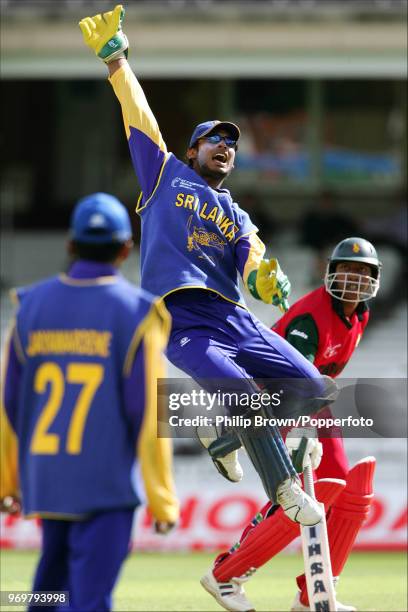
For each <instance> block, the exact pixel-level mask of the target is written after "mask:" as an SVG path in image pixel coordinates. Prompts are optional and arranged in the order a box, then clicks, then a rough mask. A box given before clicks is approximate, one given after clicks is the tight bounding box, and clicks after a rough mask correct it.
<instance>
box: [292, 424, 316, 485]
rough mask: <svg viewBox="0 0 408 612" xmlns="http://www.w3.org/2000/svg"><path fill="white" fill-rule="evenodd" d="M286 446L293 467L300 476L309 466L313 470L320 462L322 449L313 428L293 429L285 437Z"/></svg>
mask: <svg viewBox="0 0 408 612" xmlns="http://www.w3.org/2000/svg"><path fill="white" fill-rule="evenodd" d="M286 446H287V449H288V451H289V455H290V456H291V459H292V463H293V467H294V468H295V470H296V471H297V472H298V473H299V474H300V473H301V472H303V470H304V469H305V467H307V466H308V465H311V466H312V468H313V469H314V470H315V469H316V468H318V467H319V465H320V461H321V460H322V455H323V447H322V444H321V442H319V440H318V438H317V435H316V430H315V429H314V428H313V427H304V428H301V427H298V428H296V427H294V428H293V429H291V430H290V432H289V433H288V435H287V436H286Z"/></svg>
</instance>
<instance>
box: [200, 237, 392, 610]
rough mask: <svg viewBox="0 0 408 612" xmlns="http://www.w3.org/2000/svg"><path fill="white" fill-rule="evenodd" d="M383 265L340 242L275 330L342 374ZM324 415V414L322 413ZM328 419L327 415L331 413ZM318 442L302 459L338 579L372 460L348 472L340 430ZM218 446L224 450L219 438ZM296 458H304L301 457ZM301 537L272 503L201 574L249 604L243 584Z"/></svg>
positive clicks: (301, 598) (370, 252) (222, 595)
mask: <svg viewBox="0 0 408 612" xmlns="http://www.w3.org/2000/svg"><path fill="white" fill-rule="evenodd" d="M380 269H381V263H380V261H379V260H378V257H377V253H376V250H375V248H374V247H373V245H372V244H370V243H369V242H368V241H367V240H364V239H363V238H358V237H357V238H347V239H345V240H343V241H342V242H340V243H339V244H338V245H337V246H336V247H335V249H334V251H333V253H332V255H331V257H330V259H329V262H328V266H327V272H326V276H325V283H324V286H322V287H320V288H319V289H316V290H315V291H312V292H311V293H309V294H308V295H306V296H305V297H303V298H301V299H300V300H298V302H296V303H295V304H293V306H291V308H290V309H289V310H288V312H287V313H286V314H285V315H284V316H283V317H281V319H280V320H279V321H278V322H277V323H276V324H275V326H274V329H275V331H276V332H277V333H278V334H280V335H281V336H283V337H284V338H286V339H287V340H288V341H289V342H290V343H291V344H293V346H294V347H296V349H297V350H298V351H300V352H301V353H302V354H303V355H304V356H305V357H306V358H307V359H309V360H310V361H313V362H314V363H315V365H316V366H317V367H318V369H319V370H320V372H325V373H327V374H330V375H331V376H333V377H334V376H337V375H338V374H340V372H341V371H342V370H343V369H344V367H345V366H346V364H347V363H348V361H349V360H350V358H351V356H352V354H353V352H354V350H355V349H356V347H357V346H358V344H359V342H360V339H361V337H362V334H363V333H364V330H365V327H366V325H367V323H368V318H369V309H368V305H367V300H369V299H371V298H373V297H375V295H376V294H377V291H378V288H379V283H380ZM319 416H325V415H324V414H323V413H322V412H321V413H320V415H319ZM326 416H330V411H329V410H328V411H327V412H326ZM303 433H304V432H303V431H302V430H292V432H290V435H289V436H288V437H287V438H286V444H287V446H288V448H289V451H290V453H291V454H292V455H293V453H296V452H298V449H299V444H300V441H301V437H302V434H303ZM325 435H326V436H330V435H332V436H333V437H325ZM319 440H320V443H318V442H317V440H316V439H314V438H313V437H311V438H310V439H309V444H308V447H307V448H304V449H303V451H304V452H303V458H304V459H305V460H306V459H307V456H308V454H311V458H312V467H313V468H314V469H316V476H317V478H318V480H317V482H316V483H315V487H316V496H317V498H318V499H319V501H321V502H323V503H324V505H325V507H326V511H327V529H328V537H329V543H330V554H331V562H332V571H333V575H334V582H335V583H337V581H338V577H339V576H340V573H341V571H342V569H343V567H344V565H345V563H346V561H347V558H348V556H349V554H350V551H351V549H352V547H353V544H354V541H355V539H356V537H357V534H358V532H359V530H360V528H361V526H362V525H363V523H364V521H365V519H366V518H367V515H368V512H369V510H370V505H371V502H372V499H373V478H374V470H375V459H374V457H366V458H365V459H362V460H361V461H359V462H358V463H357V464H356V465H355V466H354V467H353V468H351V469H349V466H348V461H347V457H346V454H345V451H344V444H343V440H342V438H341V437H339V433H337V434H334V435H333V432H330V431H329V432H326V434H325V431H324V430H323V431H322V432H320V431H319ZM215 445H218V447H219V448H223V449H224V452H225V445H224V444H221V445H219V440H217V441H215ZM321 446H322V447H323V456H322V448H321ZM218 460H219V461H221V462H222V461H223V460H224V458H223V457H221V456H220V457H218ZM297 460H298V461H300V462H302V458H301V457H298V458H297ZM302 467H304V465H303V466H301V468H300V470H301V469H302ZM298 535H299V527H298V526H297V525H295V524H294V523H293V522H290V521H288V520H287V519H286V517H285V516H284V514H283V513H282V511H281V510H280V509H279V508H278V507H276V506H274V505H273V504H271V503H270V502H268V503H267V504H265V506H264V507H263V508H262V509H261V510H260V512H259V513H258V514H257V515H256V517H255V518H254V520H253V521H252V522H251V523H250V524H249V525H248V526H247V527H246V529H245V530H244V531H243V533H242V536H241V539H240V542H239V543H238V544H237V545H235V546H234V547H233V548H232V549H231V550H230V551H229V552H227V553H222V554H221V555H219V556H218V557H217V559H216V561H215V564H214V568H213V569H212V570H210V571H209V572H208V573H207V574H206V575H205V576H204V577H203V579H202V583H203V586H204V587H205V588H206V589H207V590H208V591H209V592H210V593H211V594H212V595H213V596H214V597H215V599H216V600H217V601H218V603H220V604H221V605H222V606H223V607H225V608H226V609H227V610H248V609H251V608H252V605H251V603H250V602H249V601H248V600H247V598H246V597H245V594H244V590H243V587H242V583H243V582H244V581H246V580H248V578H249V577H250V576H251V575H252V574H253V573H254V571H255V570H256V569H257V568H259V567H261V566H262V565H264V564H265V563H266V562H267V561H269V559H271V558H272V557H274V556H275V555H276V554H277V553H278V552H280V551H281V550H283V549H284V548H285V547H286V546H287V545H288V544H289V543H290V542H292V540H294V539H295V538H296V537H297V536H298ZM297 584H298V587H299V589H300V590H299V592H298V593H297V595H296V597H295V600H294V602H293V604H292V608H291V610H294V611H306V610H309V601H308V594H307V588H306V580H305V576H304V574H303V575H301V576H298V578H297ZM337 610H340V611H343V612H352V611H353V610H355V608H354V607H353V606H347V605H344V604H342V603H340V602H337Z"/></svg>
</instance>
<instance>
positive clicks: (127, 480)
mask: <svg viewBox="0 0 408 612" xmlns="http://www.w3.org/2000/svg"><path fill="white" fill-rule="evenodd" d="M84 264H85V262H84ZM81 265H82V262H79V263H78V264H75V266H74V268H75V267H76V269H78V266H79V267H80V266H81ZM92 265H93V266H94V268H99V269H100V268H105V274H104V275H103V276H98V277H93V278H77V277H73V276H66V275H61V276H59V277H54V278H51V279H47V280H45V281H43V282H40V283H39V284H37V285H34V286H31V287H28V288H25V289H21V290H19V291H18V292H17V296H18V300H19V309H18V312H17V318H16V324H15V327H14V333H13V337H12V349H13V353H15V354H16V355H17V357H18V362H19V380H18V392H17V393H15V392H14V390H13V389H12V388H10V385H8V387H9V388H8V389H7V382H10V381H6V392H5V413H6V420H7V421H8V423H9V424H10V426H11V428H12V430H13V431H14V432H15V435H16V437H17V439H18V465H19V477H20V487H21V491H22V497H23V510H24V513H25V514H27V515H33V514H36V515H40V516H51V517H52V516H61V515H62V516H66V517H70V516H72V517H75V516H81V515H84V514H87V513H90V512H95V511H102V510H109V509H110V508H124V507H135V506H136V505H137V504H138V503H140V501H141V500H144V497H145V494H146V493H147V498H148V500H147V501H148V504H149V505H150V506H151V509H152V510H153V514H154V515H155V516H156V517H159V518H161V520H170V521H173V520H174V518H175V516H176V515H177V508H176V505H175V502H174V498H173V497H172V489H171V478H170V475H169V470H170V466H169V463H170V462H171V457H169V456H168V455H169V452H168V449H167V448H165V446H166V445H168V443H169V441H168V440H165V439H160V440H157V438H156V422H157V418H156V403H155V398H154V397H153V396H152V395H151V391H152V389H151V384H154V385H155V379H153V373H152V371H151V368H152V367H154V363H153V361H154V360H155V361H156V365H158V364H157V362H158V360H159V359H160V357H159V350H158V349H157V348H156V353H155V354H154V355H153V357H152V355H151V354H150V353H151V350H150V349H151V344H152V339H151V338H153V336H152V333H154V334H158V335H159V336H158V337H160V338H161V342H162V346H161V349H163V348H164V345H165V344H166V342H167V334H168V327H169V320H168V315H167V313H166V311H165V309H164V308H163V306H162V305H157V304H156V303H155V301H154V299H153V298H152V296H151V295H150V294H148V293H147V292H145V291H143V290H140V289H137V288H136V287H134V286H133V285H131V284H130V283H129V282H127V281H126V280H125V279H124V278H123V277H121V276H120V275H118V274H114V273H112V274H111V275H109V274H106V268H110V266H104V265H102V264H90V263H89V262H88V263H86V264H85V266H86V267H87V268H88V269H89V267H92ZM148 338H149V342H148V341H147V339H148ZM10 354H11V353H10ZM136 356H137V359H136ZM137 364H139V365H138V368H139V369H137V372H138V374H137V376H136V377H135V379H134V380H133V381H132V383H133V390H132V389H129V388H128V387H127V382H126V381H127V379H128V378H130V377H131V376H134V372H135V371H136V370H135V366H136V365H137ZM139 366H140V367H139ZM9 370H10V371H9V372H8V374H9V375H10V377H13V372H12V371H11V369H10V368H9ZM136 378H137V380H136ZM10 380H11V378H10ZM150 383H151V384H150ZM129 393H133V398H131V399H129V398H127V397H126V395H127V394H129ZM3 417H4V415H3ZM159 447H160V448H159ZM142 463H144V464H145V466H143V465H141V464H142ZM3 467H4V468H5V466H2V469H3ZM9 467H10V466H9ZM140 471H141V472H142V478H140ZM138 474H139V475H138ZM143 479H144V480H145V486H144V487H143V486H142V485H141V482H142V480H143ZM6 481H7V476H6V479H5V481H4V482H6ZM3 484H4V483H3ZM149 487H150V490H149ZM151 487H153V488H154V490H153V491H152V490H151ZM3 493H6V494H11V493H13V491H11V490H10V491H8V492H7V491H4V492H3Z"/></svg>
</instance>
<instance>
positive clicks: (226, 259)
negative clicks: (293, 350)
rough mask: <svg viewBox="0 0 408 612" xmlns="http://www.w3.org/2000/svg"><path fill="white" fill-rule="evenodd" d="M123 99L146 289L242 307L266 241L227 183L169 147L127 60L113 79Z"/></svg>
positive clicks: (144, 286) (162, 294)
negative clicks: (195, 293)
mask: <svg viewBox="0 0 408 612" xmlns="http://www.w3.org/2000/svg"><path fill="white" fill-rule="evenodd" d="M110 80H111V83H112V85H113V87H114V90H115V93H116V95H117V97H118V99H119V101H120V103H121V106H122V112H123V118H124V123H125V129H126V134H127V137H128V142H129V147H130V152H131V157H132V161H133V165H134V168H135V171H136V173H137V176H138V178H139V181H140V184H141V187H142V194H141V196H140V198H139V202H138V205H137V208H136V210H137V212H138V213H139V215H140V216H141V220H142V241H141V271H142V287H143V288H145V289H147V290H148V291H150V292H152V293H154V294H156V295H160V296H165V295H167V294H169V293H171V292H172V291H175V290H178V289H188V288H201V289H209V290H212V291H215V292H217V293H219V294H221V295H222V296H223V297H224V298H226V299H227V300H230V301H232V302H234V303H238V304H240V305H244V300H243V297H242V295H241V292H240V289H239V286H238V274H241V275H242V277H243V279H244V282H246V280H247V278H248V276H249V274H250V272H251V271H252V270H254V269H257V267H258V265H259V261H260V260H261V259H262V256H263V254H264V251H265V247H264V245H263V244H262V242H261V241H260V240H259V238H258V237H257V235H256V232H257V231H258V230H257V228H256V227H255V226H254V225H253V224H252V222H251V220H250V218H249V216H248V214H247V213H246V212H244V211H243V210H241V209H240V208H239V206H238V204H236V203H235V202H233V200H232V198H231V195H230V193H229V191H228V190H227V189H218V190H216V189H212V188H211V187H210V186H209V185H208V184H207V183H206V181H205V180H204V179H203V178H202V177H200V176H199V175H198V174H197V173H196V172H195V171H194V170H192V169H191V168H189V167H188V166H187V165H186V164H184V163H183V162H181V161H180V160H178V159H177V158H176V157H175V156H174V155H173V154H171V153H168V152H167V148H166V145H165V143H164V141H163V138H162V136H161V134H160V130H159V127H158V125H157V122H156V120H155V118H154V116H153V114H152V112H151V110H150V108H149V106H148V104H147V101H146V98H145V96H144V93H143V90H142V88H141V87H140V85H139V83H138V81H137V79H136V77H135V76H134V74H133V72H132V71H131V69H130V68H129V66H128V65H127V64H126V65H124V66H122V67H121V68H120V69H119V70H117V71H116V72H115V73H114V75H113V76H112V77H111V79H110Z"/></svg>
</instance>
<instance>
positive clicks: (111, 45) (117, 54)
mask: <svg viewBox="0 0 408 612" xmlns="http://www.w3.org/2000/svg"><path fill="white" fill-rule="evenodd" d="M128 52H129V41H128V39H127V37H126V35H125V34H124V33H123V32H117V33H116V34H115V36H113V37H112V38H111V39H110V40H108V42H107V43H106V44H105V45H104V46H103V47H102V49H101V50H100V51H99V52H98V57H99V58H100V59H101V60H102V61H103V62H105V64H110V63H111V62H114V61H115V60H118V59H127V57H128Z"/></svg>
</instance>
